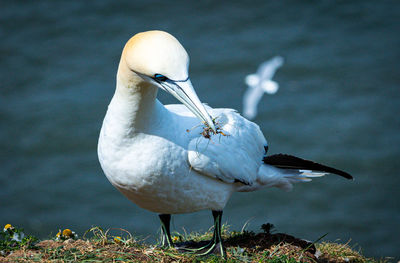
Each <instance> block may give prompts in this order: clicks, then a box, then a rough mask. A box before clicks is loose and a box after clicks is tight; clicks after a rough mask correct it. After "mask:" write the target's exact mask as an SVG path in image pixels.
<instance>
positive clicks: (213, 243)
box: [177, 211, 226, 258]
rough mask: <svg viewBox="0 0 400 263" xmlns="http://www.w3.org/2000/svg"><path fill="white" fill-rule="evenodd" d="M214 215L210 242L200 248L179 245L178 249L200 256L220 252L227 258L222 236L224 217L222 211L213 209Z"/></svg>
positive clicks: (219, 253)
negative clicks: (222, 220)
mask: <svg viewBox="0 0 400 263" xmlns="http://www.w3.org/2000/svg"><path fill="white" fill-rule="evenodd" d="M212 214H213V217H214V233H213V237H212V239H211V240H210V242H209V243H208V244H207V245H205V246H202V247H199V248H189V247H184V246H183V247H177V249H178V250H179V251H181V252H189V253H194V254H197V255H200V256H205V255H210V254H218V255H221V257H222V258H226V253H225V248H224V246H223V245H222V238H221V219H222V211H212Z"/></svg>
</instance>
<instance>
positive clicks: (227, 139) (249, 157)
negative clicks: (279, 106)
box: [188, 109, 266, 185]
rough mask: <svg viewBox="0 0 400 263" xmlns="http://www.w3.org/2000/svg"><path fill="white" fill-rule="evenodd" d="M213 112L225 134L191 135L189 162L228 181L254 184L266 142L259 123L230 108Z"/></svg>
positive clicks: (211, 175)
mask: <svg viewBox="0 0 400 263" xmlns="http://www.w3.org/2000/svg"><path fill="white" fill-rule="evenodd" d="M210 112H211V113H212V115H213V116H215V117H216V122H217V123H218V124H217V125H218V126H219V127H220V129H221V130H222V131H223V134H224V135H222V134H218V135H216V136H213V137H212V138H210V139H208V138H205V137H204V136H202V135H200V136H197V137H196V138H194V139H192V140H191V141H190V143H189V145H188V150H189V163H190V165H191V166H192V167H193V169H194V170H196V171H198V172H200V173H201V174H204V175H207V176H210V177H213V178H217V179H219V180H222V181H224V182H227V183H234V182H235V181H240V182H243V183H245V184H249V185H251V184H253V183H254V182H255V180H256V179H257V173H258V169H259V167H260V165H261V159H262V156H263V154H264V147H263V146H264V145H266V140H265V138H264V136H263V135H262V133H261V131H260V129H259V127H258V126H257V125H256V124H254V123H252V122H250V121H247V120H246V119H245V118H243V117H242V116H240V115H239V114H238V113H236V112H235V111H233V110H231V109H217V110H211V111H210ZM200 129H201V128H200ZM197 130H198V129H197ZM195 132H196V130H195ZM239 163H240V164H241V165H238V164H239Z"/></svg>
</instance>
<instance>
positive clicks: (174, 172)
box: [98, 31, 352, 256]
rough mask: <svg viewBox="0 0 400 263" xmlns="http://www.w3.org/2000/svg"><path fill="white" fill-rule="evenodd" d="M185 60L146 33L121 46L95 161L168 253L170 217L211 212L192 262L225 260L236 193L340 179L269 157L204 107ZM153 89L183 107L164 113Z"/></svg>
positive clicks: (174, 46) (164, 38)
mask: <svg viewBox="0 0 400 263" xmlns="http://www.w3.org/2000/svg"><path fill="white" fill-rule="evenodd" d="M188 67H189V56H188V54H187V53H186V51H185V49H184V48H183V46H182V45H181V44H180V43H179V41H178V40H177V39H176V38H175V37H173V36H172V35H170V34H168V33H166V32H162V31H148V32H143V33H138V34H136V35H135V36H133V37H132V38H131V39H130V40H129V41H128V42H127V43H126V45H125V47H124V49H123V51H122V56H121V60H120V63H119V67H118V73H117V83H116V89H115V93H114V96H113V97H112V100H111V102H110V104H109V106H108V109H107V113H106V116H105V118H104V121H103V125H102V128H101V131H100V137H99V143H98V157H99V161H100V164H101V167H102V169H103V171H104V173H105V175H106V176H107V178H108V180H109V181H110V182H111V184H112V185H114V186H115V187H116V188H117V189H118V190H119V191H120V192H121V193H122V194H124V195H125V196H126V197H127V198H128V199H129V200H131V201H132V202H133V203H135V204H137V205H138V206H140V207H142V208H144V209H147V210H150V211H152V212H155V213H158V214H159V217H160V220H161V226H162V237H163V238H162V242H161V245H162V246H165V247H170V246H174V244H173V242H172V239H171V235H170V219H171V214H181V213H190V212H195V211H199V210H204V209H208V210H211V211H212V215H213V217H214V234H213V238H212V240H211V241H210V243H209V244H208V245H206V246H204V247H202V248H198V249H197V250H190V249H189V248H188V250H189V251H192V252H195V253H197V254H209V253H220V254H221V255H222V256H224V255H225V251H224V247H223V245H222V239H221V217H222V210H223V209H224V207H225V204H226V203H227V202H228V199H229V198H230V196H231V194H232V193H234V192H245V191H254V190H258V189H262V188H264V187H279V188H282V189H286V190H289V189H291V188H292V184H293V183H296V182H304V181H310V180H311V178H313V177H318V176H322V175H325V174H327V173H333V174H338V175H341V176H343V177H345V178H348V179H351V178H352V177H351V176H350V175H349V174H348V173H346V172H343V171H340V170H337V169H334V168H330V167H328V166H324V165H321V164H317V163H314V162H311V161H307V160H304V159H300V158H297V157H293V156H290V155H283V154H277V155H271V156H268V155H266V150H267V148H268V146H267V141H266V140H265V138H264V136H263V134H262V133H261V131H260V128H259V127H258V126H257V125H256V124H255V123H253V122H250V121H248V120H247V119H245V118H243V117H242V116H240V115H239V114H238V113H236V111H234V110H232V109H212V108H210V107H208V106H205V105H203V104H202V103H201V102H200V100H199V98H198V96H197V95H196V92H195V90H194V89H193V86H192V83H191V81H190V78H189V74H188ZM158 89H162V90H164V91H167V92H169V93H170V94H172V95H173V96H174V97H176V98H177V99H178V100H179V101H181V102H182V103H183V105H182V104H179V105H163V104H161V102H160V101H158V100H157V99H156V95H157V91H158Z"/></svg>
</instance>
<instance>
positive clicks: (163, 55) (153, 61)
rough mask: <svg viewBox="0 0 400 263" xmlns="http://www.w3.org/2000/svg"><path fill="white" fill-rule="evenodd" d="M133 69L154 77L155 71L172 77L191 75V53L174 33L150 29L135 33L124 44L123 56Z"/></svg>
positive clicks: (178, 78) (169, 77)
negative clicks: (189, 69)
mask: <svg viewBox="0 0 400 263" xmlns="http://www.w3.org/2000/svg"><path fill="white" fill-rule="evenodd" d="M121 59H123V60H124V61H123V62H125V63H126V65H127V66H128V68H129V69H130V70H132V71H133V72H135V73H138V74H141V75H144V76H148V77H150V78H155V77H156V74H158V75H162V76H164V77H167V78H168V79H171V80H185V79H187V78H188V68H189V56H188V54H187V52H186V50H185V49H184V47H183V46H182V45H181V43H179V41H178V40H177V39H176V38H175V37H173V36H172V35H171V34H169V33H167V32H164V31H158V30H153V31H147V32H142V33H138V34H136V35H134V36H133V37H132V38H131V39H129V41H128V42H127V43H126V44H125V47H124V50H123V52H122V58H121Z"/></svg>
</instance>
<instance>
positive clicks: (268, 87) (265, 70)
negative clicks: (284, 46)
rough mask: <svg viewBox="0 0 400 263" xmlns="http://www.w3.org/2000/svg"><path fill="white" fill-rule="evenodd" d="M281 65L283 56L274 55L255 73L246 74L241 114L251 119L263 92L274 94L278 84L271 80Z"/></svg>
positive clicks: (255, 113)
mask: <svg viewBox="0 0 400 263" xmlns="http://www.w3.org/2000/svg"><path fill="white" fill-rule="evenodd" d="M282 65H283V58H282V57H280V56H275V57H273V58H271V59H270V60H267V61H265V62H263V63H261V65H260V66H259V67H258V69H257V72H256V73H255V74H250V75H247V76H246V78H245V83H246V84H247V86H249V87H248V88H247V90H246V91H245V93H244V95H243V116H245V117H246V118H248V119H249V120H252V119H254V118H255V117H256V115H257V105H258V103H259V101H260V100H261V97H262V96H263V95H264V93H268V94H275V93H276V92H277V91H278V89H279V84H278V83H277V82H275V81H273V80H272V77H273V76H274V74H275V72H276V70H277V69H278V68H280V67H281V66H282Z"/></svg>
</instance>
